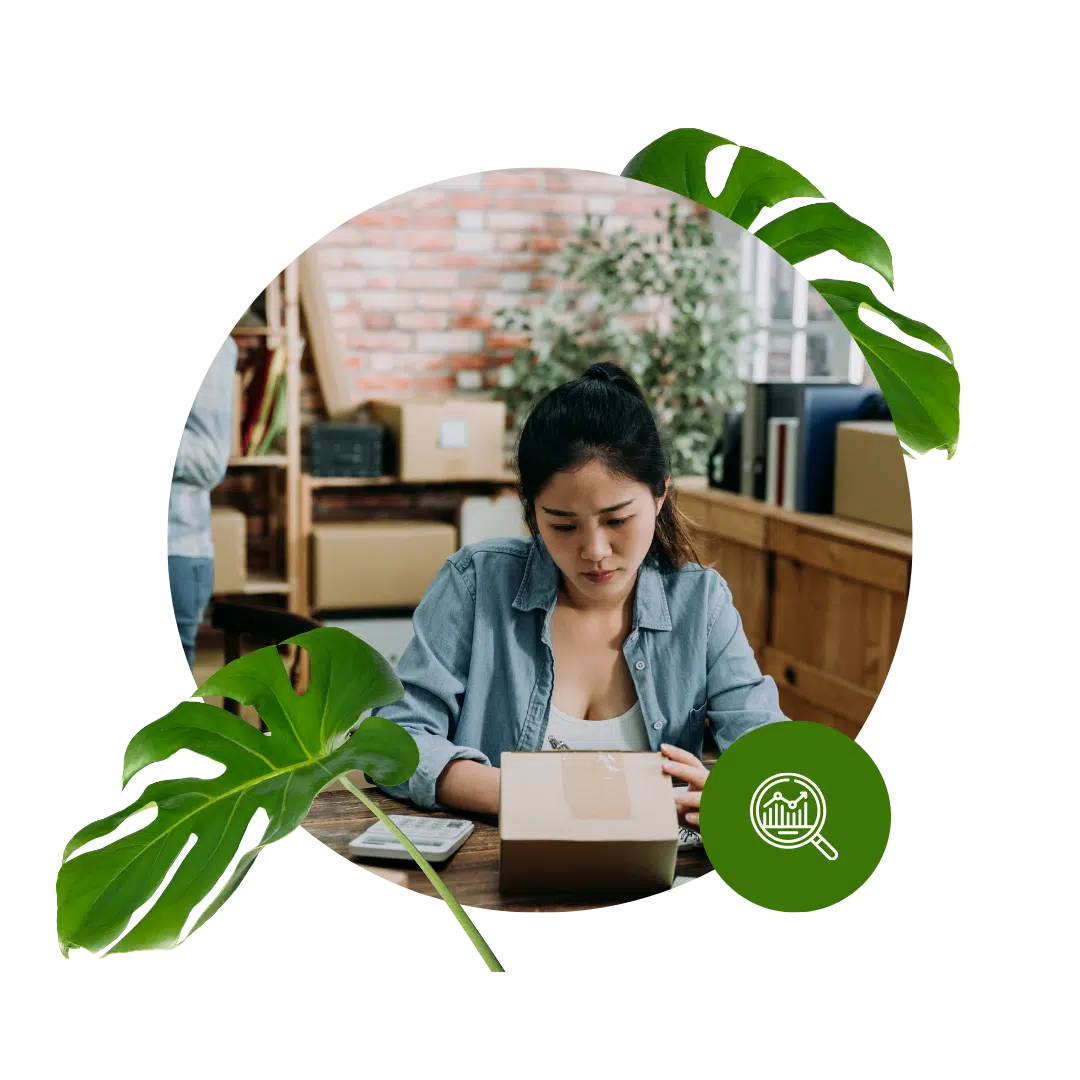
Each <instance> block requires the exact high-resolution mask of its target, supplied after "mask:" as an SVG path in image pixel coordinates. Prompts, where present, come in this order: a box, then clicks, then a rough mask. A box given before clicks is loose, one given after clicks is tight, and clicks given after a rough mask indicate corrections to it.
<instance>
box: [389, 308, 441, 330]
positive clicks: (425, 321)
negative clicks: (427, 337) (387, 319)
mask: <svg viewBox="0 0 1080 1080" xmlns="http://www.w3.org/2000/svg"><path fill="white" fill-rule="evenodd" d="M449 321H450V317H449V316H448V315H443V314H440V313H439V312H437V311H432V312H422V311H412V312H408V313H406V314H403V315H399V316H398V317H397V326H398V329H399V330H445V329H446V328H447V325H448V324H449Z"/></svg>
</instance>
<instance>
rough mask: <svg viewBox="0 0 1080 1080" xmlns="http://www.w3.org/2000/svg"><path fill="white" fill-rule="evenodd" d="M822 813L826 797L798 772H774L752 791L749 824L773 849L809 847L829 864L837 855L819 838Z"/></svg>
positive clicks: (822, 838)
mask: <svg viewBox="0 0 1080 1080" xmlns="http://www.w3.org/2000/svg"><path fill="white" fill-rule="evenodd" d="M825 810H826V807H825V796H824V795H823V794H822V792H821V788H819V787H818V786H817V784H815V783H814V781H813V780H811V779H810V778H809V777H807V776H803V775H802V774H800V773H777V774H776V775H774V776H770V777H769V778H768V779H767V780H764V781H762V783H761V784H760V785H759V786H758V789H757V791H755V792H754V797H753V798H752V799H751V800H750V822H751V824H752V825H753V826H754V831H755V832H756V833H757V834H758V836H760V837H761V839H762V840H764V841H765V842H766V843H767V844H771V845H772V846H773V847H778V848H797V847H803V846H804V845H806V844H812V845H813V846H814V847H816V848H817V849H818V851H820V852H821V854H822V855H824V856H825V858H826V859H828V860H830V861H832V860H834V859H836V858H837V855H838V854H839V853H838V852H837V850H836V848H834V847H833V846H832V844H830V843H829V841H828V840H826V839H825V837H824V836H822V835H821V830H822V829H823V828H824V826H825Z"/></svg>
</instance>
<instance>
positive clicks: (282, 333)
mask: <svg viewBox="0 0 1080 1080" xmlns="http://www.w3.org/2000/svg"><path fill="white" fill-rule="evenodd" d="M232 336H233V338H234V339H241V340H242V339H244V338H255V339H258V338H265V339H266V344H267V347H268V348H269V349H271V350H273V349H276V348H278V346H280V345H281V344H282V343H283V342H284V344H285V350H286V353H285V355H286V369H285V370H286V391H285V392H286V409H287V423H286V430H285V452H284V453H276V454H264V455H261V456H258V457H255V456H249V457H231V458H230V459H229V469H230V470H240V469H257V470H259V471H260V472H263V473H267V475H266V476H265V480H264V482H265V483H266V484H267V485H268V488H269V491H268V503H269V513H268V518H267V531H268V534H269V536H270V540H271V552H272V553H273V554H277V555H278V559H277V562H278V563H279V565H277V566H276V567H274V568H273V569H272V570H271V571H262V572H260V571H255V572H250V573H249V574H248V581H247V585H246V587H245V589H244V594H245V595H249V596H279V597H282V598H283V599H284V601H285V606H286V607H287V608H288V609H289V610H296V608H297V605H298V603H299V600H300V593H299V588H298V585H299V580H300V579H299V550H300V548H299V521H300V514H299V505H300V486H301V481H300V360H301V352H302V343H301V341H300V296H299V272H298V267H297V264H296V263H295V262H293V263H290V264H289V265H288V266H287V267H286V268H285V269H284V271H282V273H280V274H278V275H277V277H275V278H274V280H273V281H272V282H271V283H270V284H269V285H268V286H267V287H266V326H265V327H251V326H237V327H235V328H234V329H233V331H232ZM282 473H284V480H283V482H282V478H281V474H282Z"/></svg>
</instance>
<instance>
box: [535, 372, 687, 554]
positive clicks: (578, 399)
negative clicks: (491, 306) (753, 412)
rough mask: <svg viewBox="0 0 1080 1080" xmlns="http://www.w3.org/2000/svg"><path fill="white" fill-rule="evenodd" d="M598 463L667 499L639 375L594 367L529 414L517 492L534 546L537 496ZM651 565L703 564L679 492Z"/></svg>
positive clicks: (662, 456) (665, 511) (659, 526)
mask: <svg viewBox="0 0 1080 1080" xmlns="http://www.w3.org/2000/svg"><path fill="white" fill-rule="evenodd" d="M593 461H597V462H600V463H601V464H602V465H604V466H605V467H606V468H607V469H608V471H609V472H611V473H612V474H613V475H615V476H620V477H624V478H625V479H627V480H635V481H637V482H638V483H641V484H645V485H646V486H647V487H648V489H649V491H650V492H652V495H653V497H654V498H659V497H660V496H661V495H663V494H664V491H665V488H666V486H667V480H668V475H669V473H668V459H667V454H666V452H665V451H664V444H663V442H662V441H661V439H660V432H659V429H658V428H657V426H656V419H655V417H654V416H653V414H652V410H651V409H650V408H649V405H648V402H647V401H646V400H645V395H644V394H643V393H642V390H641V387H640V386H638V384H637V382H636V381H635V380H634V378H633V376H632V375H630V374H629V373H628V372H626V371H625V370H623V368H621V367H619V365H618V364H612V363H609V362H605V363H600V364H593V365H592V366H591V367H589V368H588V369H587V370H586V371H585V373H584V374H583V375H582V376H581V377H580V378H577V379H573V380H571V381H570V382H567V383H563V384H562V385H561V386H557V387H555V389H554V390H551V391H549V392H548V393H547V394H545V395H544V397H543V398H541V399H540V401H539V402H537V404H536V406H535V407H534V408H533V410H532V412H531V413H529V417H528V419H527V420H526V421H525V426H524V427H523V428H522V431H521V436H520V438H519V439H518V445H517V469H518V480H519V486H518V492H519V495H520V497H521V504H522V508H523V510H524V513H525V522H526V524H527V525H528V526H529V532H530V533H532V536H533V539H534V540H538V539H539V530H538V529H537V526H536V497H537V496H538V495H539V494H540V491H541V490H542V489H543V487H544V485H545V484H547V482H548V481H549V480H550V479H551V477H552V476H554V475H555V474H556V473H560V472H572V471H574V470H575V469H579V468H581V467H582V466H583V465H587V464H589V463H590V462H593ZM646 558H647V559H651V560H653V562H654V563H655V564H656V565H658V566H660V567H662V568H668V569H673V570H674V569H678V567H680V566H683V565H685V564H686V563H688V562H697V561H698V558H697V554H696V552H695V551H694V547H693V545H692V544H691V543H690V540H689V538H688V537H687V535H686V531H685V530H684V528H683V526H682V521H681V515H680V514H679V512H678V510H677V509H676V506H675V492H674V490H671V491H669V492H668V496H667V498H666V499H665V500H664V505H663V506H662V507H661V508H660V513H659V515H658V516H657V519H656V534H655V536H654V537H653V542H652V547H650V548H649V552H648V555H647V556H646Z"/></svg>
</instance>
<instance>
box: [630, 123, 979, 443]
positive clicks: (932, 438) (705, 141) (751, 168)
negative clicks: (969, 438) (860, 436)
mask: <svg viewBox="0 0 1080 1080" xmlns="http://www.w3.org/2000/svg"><path fill="white" fill-rule="evenodd" d="M725 144H727V145H733V144H732V143H731V140H730V139H724V138H722V137H720V136H719V135H711V134H710V133H709V132H706V131H700V130H698V129H697V128H677V129H676V130H674V131H669V132H668V133H667V134H666V135H662V136H661V137H660V138H659V139H657V140H656V141H655V142H652V143H650V144H649V145H648V146H647V147H645V149H644V150H642V151H641V152H640V153H638V154H636V155H635V156H634V157H633V158H632V159H631V161H630V162H629V164H628V165H627V166H626V168H625V169H623V176H628V177H632V178H633V179H636V180H641V181H644V182H645V183H648V184H655V185H656V186H657V187H663V188H667V189H668V190H669V191H673V192H675V193H676V194H677V195H684V196H686V197H687V198H691V199H693V200H695V201H696V202H699V203H701V204H702V205H704V206H708V207H711V208H712V209H713V210H715V211H716V212H717V213H720V214H723V215H724V216H725V217H727V218H730V219H731V220H732V221H734V222H735V223H736V224H738V225H741V226H742V227H743V228H744V229H748V228H749V227H750V226H751V225H752V224H753V223H754V219H755V218H756V217H757V215H758V214H759V212H760V211H761V210H762V209H763V208H764V207H766V206H775V205H776V204H777V203H780V202H783V201H784V200H785V199H793V198H822V195H821V192H819V191H818V190H817V188H815V187H814V186H813V184H811V183H810V181H809V180H807V179H806V178H805V177H804V176H802V175H801V174H800V173H797V172H796V171H795V170H794V169H792V168H791V167H790V166H789V165H786V164H784V162H782V161H778V160H777V159H776V158H771V157H769V156H768V155H767V154H762V153H761V152H760V151H758V150H751V149H750V148H749V147H745V146H744V147H741V148H740V149H739V152H738V154H737V155H736V157H735V161H734V163H733V164H732V167H731V171H730V173H729V174H728V178H727V181H726V183H725V184H724V189H723V191H721V192H720V194H719V195H718V196H716V197H715V198H714V197H713V196H712V195H711V194H710V193H709V191H708V187H707V185H706V184H705V159H706V158H707V157H708V155H709V153H710V151H712V150H713V149H714V148H715V147H717V146H722V145H725ZM755 235H756V236H757V237H759V238H760V239H761V240H762V241H763V242H764V243H766V244H768V245H769V246H770V247H772V248H773V249H774V250H775V251H776V252H777V253H778V254H779V255H780V256H781V257H782V258H785V259H787V260H788V262H790V263H793V264H794V263H797V262H801V261H803V260H804V259H808V258H810V257H811V256H813V255H819V254H821V253H822V252H824V251H837V252H839V253H840V254H841V255H843V256H845V257H846V258H848V259H851V260H853V261H854V262H859V263H862V264H863V265H864V266H868V267H870V268H871V269H873V270H874V271H876V272H877V273H879V274H881V276H882V277H883V278H884V279H885V280H886V281H887V282H888V283H889V286H890V287H892V285H893V267H892V255H891V253H890V252H889V247H888V245H887V244H886V243H885V240H884V239H883V238H882V237H881V236H880V235H878V233H876V232H875V231H874V230H873V229H871V228H870V227H869V226H868V225H866V224H864V223H863V222H861V221H857V220H856V219H855V218H853V217H851V216H850V215H849V214H846V213H845V212H844V211H843V210H841V209H840V207H838V206H836V205H835V204H834V203H815V204H812V205H810V206H804V207H800V208H798V209H795V210H790V211H788V212H787V213H786V214H782V215H781V216H780V217H778V218H776V219H775V220H773V221H771V222H769V223H768V224H766V225H763V226H762V227H761V228H760V229H758V231H757V233H756V234H755ZM811 284H812V285H814V286H815V287H816V288H817V289H818V291H819V292H820V293H821V294H822V296H823V297H824V299H825V300H826V302H827V303H828V304H829V305H830V307H832V309H833V310H834V311H835V312H836V314H837V315H838V316H839V318H840V319H841V321H842V322H843V323H844V325H845V326H846V327H847V329H848V330H849V331H850V332H851V334H852V336H853V337H854V338H855V340H856V341H857V342H858V344H859V347H860V348H861V349H862V352H863V355H864V356H865V357H866V360H867V363H868V364H869V365H870V369H871V371H873V373H874V376H875V377H876V378H877V380H878V384H879V386H880V387H881V391H882V393H883V394H884V395H885V400H886V401H887V402H888V404H889V409H890V411H891V413H892V416H893V420H894V421H895V423H896V428H897V432H898V433H899V435H900V438H901V439H902V440H903V441H904V442H905V443H906V444H907V445H908V446H909V447H910V448H911V449H912V450H915V451H916V452H918V453H925V452H926V451H927V450H932V449H937V448H944V449H945V450H947V451H948V454H949V457H952V455H953V453H954V452H955V451H956V444H957V440H958V438H959V433H960V379H959V376H958V375H957V372H956V368H955V367H954V366H953V365H952V364H951V363H949V362H948V361H945V360H943V359H942V358H941V357H939V356H934V355H932V354H930V353H926V352H922V351H921V350H919V349H914V348H912V347H911V346H909V345H907V344H905V343H904V342H901V341H898V340H895V339H894V338H891V337H889V336H888V335H887V334H882V333H880V332H879V331H876V330H873V329H871V328H870V327H869V326H867V325H866V324H865V323H864V322H863V321H862V319H861V318H860V317H859V308H860V306H865V307H868V308H871V309H873V310H874V311H878V312H880V313H881V314H882V315H884V316H885V317H886V318H888V319H890V320H891V321H892V323H893V324H894V325H895V326H896V327H897V328H898V329H899V330H901V331H902V332H903V333H905V334H908V335H909V336H911V337H915V338H918V339H919V340H920V341H925V342H927V343H928V344H931V345H933V346H934V347H935V348H936V349H939V350H940V351H941V352H943V353H944V354H945V355H946V356H948V357H949V359H950V360H951V359H952V350H951V349H950V348H949V346H948V343H947V342H946V341H945V339H944V338H943V337H942V336H941V335H940V334H939V333H938V332H937V331H936V330H934V329H933V328H932V327H930V326H927V325H926V324H925V323H921V322H917V321H916V320H915V319H909V318H908V317H907V316H905V315H901V314H899V313H898V312H896V311H893V310H892V309H891V308H888V307H886V306H885V305H884V304H882V303H881V301H879V300H878V299H877V298H876V297H875V296H874V294H873V293H872V292H871V291H870V289H868V288H867V287H866V286H865V285H861V284H859V283H857V282H853V281H832V280H828V281H815V282H811Z"/></svg>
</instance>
